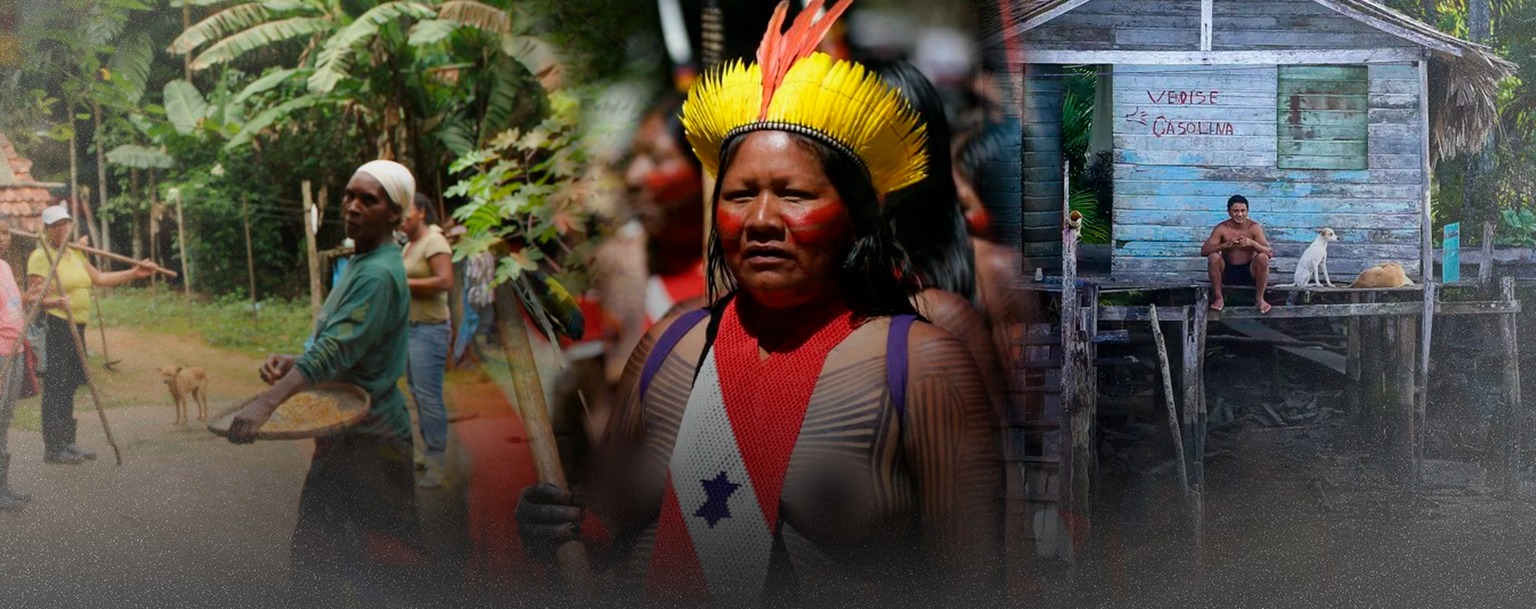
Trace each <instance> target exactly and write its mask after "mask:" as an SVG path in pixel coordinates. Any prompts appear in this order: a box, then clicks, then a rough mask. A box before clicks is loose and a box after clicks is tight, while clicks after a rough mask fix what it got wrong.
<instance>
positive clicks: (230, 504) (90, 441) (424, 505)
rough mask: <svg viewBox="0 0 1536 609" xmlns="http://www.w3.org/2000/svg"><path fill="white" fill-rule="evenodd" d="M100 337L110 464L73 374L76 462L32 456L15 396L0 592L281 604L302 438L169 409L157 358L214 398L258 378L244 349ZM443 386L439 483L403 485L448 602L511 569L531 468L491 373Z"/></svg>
mask: <svg viewBox="0 0 1536 609" xmlns="http://www.w3.org/2000/svg"><path fill="white" fill-rule="evenodd" d="M94 336H96V335H95V334H92V337H94ZM108 340H109V341H110V342H109V347H110V351H111V353H112V355H113V356H114V359H117V358H120V359H121V360H122V361H121V362H120V363H118V364H117V365H116V366H115V369H116V371H115V372H107V371H104V370H102V368H101V366H100V363H99V361H98V362H93V365H92V367H91V374H92V375H93V378H94V379H96V380H97V382H98V383H99V386H100V388H101V391H102V394H103V395H104V396H105V398H104V401H105V402H106V403H107V404H108V406H109V409H108V410H107V415H108V419H109V421H110V423H111V426H112V432H113V434H114V436H115V438H116V440H117V444H118V445H119V446H120V447H121V448H122V452H123V461H124V462H123V465H122V466H121V467H118V466H116V465H114V464H113V462H112V452H111V450H110V449H109V448H108V445H107V442H106V440H105V437H104V436H103V432H102V429H101V425H100V423H99V422H98V421H97V418H96V415H95V413H94V411H93V410H92V407H91V403H92V402H91V399H90V397H89V394H88V393H87V391H86V390H85V389H84V388H82V389H81V392H80V394H79V396H78V398H77V416H78V418H79V420H80V434H79V435H80V443H81V444H82V445H84V446H87V447H89V448H93V449H95V450H96V451H98V452H99V453H100V454H101V458H100V460H98V461H95V462H92V463H87V464H84V465H79V466H67V465H51V464H45V463H43V461H42V439H41V435H40V434H39V433H38V431H37V429H38V425H37V414H36V411H37V407H38V398H36V397H34V398H30V399H28V400H24V401H23V402H22V403H21V404H20V405H19V409H18V425H17V426H16V427H17V428H16V429H13V430H12V431H11V451H12V454H13V455H14V456H15V457H14V465H13V466H12V469H13V473H12V477H13V481H14V486H15V487H17V488H20V489H22V490H25V491H29V492H31V493H33V494H34V495H35V496H36V499H34V500H33V501H32V502H31V504H29V505H28V506H27V507H26V509H25V510H23V511H22V512H20V513H15V514H0V607H81V608H84V607H102V608H114V609H117V608H127V607H146V608H148V607H156V608H159V607H279V606H282V605H283V595H284V593H285V590H286V582H287V577H288V545H289V535H290V534H291V533H292V531H293V526H294V522H295V520H296V518H297V513H296V507H297V504H298V496H299V490H300V487H301V486H302V484H303V479H304V475H305V472H306V471H307V469H308V465H309V455H310V452H311V451H312V450H313V446H314V443H313V442H312V441H308V440H305V441H288V442H257V443H255V444H252V445H248V446H235V445H232V444H229V443H228V442H226V441H225V440H224V439H223V438H219V437H217V436H214V435H213V434H211V433H209V432H207V431H206V430H205V429H204V428H203V426H202V424H201V423H193V424H192V425H190V426H187V427H176V426H173V425H172V424H171V422H172V416H173V411H172V408H171V406H170V401H169V397H168V394H167V393H166V389H165V386H164V385H163V384H161V382H160V377H159V375H158V373H157V372H156V369H157V368H158V367H159V366H162V365H167V364H180V365H199V366H203V367H204V368H206V369H207V370H208V373H209V378H210V390H211V398H210V400H209V401H210V410H211V411H212V412H213V413H215V414H216V413H218V412H219V411H221V410H223V409H224V408H227V407H229V406H230V405H233V404H235V403H237V402H238V401H239V400H241V399H243V398H246V397H249V396H250V395H252V394H254V393H255V392H257V391H259V390H260V389H261V388H262V387H263V385H262V384H261V382H260V381H259V380H258V379H257V378H256V375H255V373H254V371H255V370H256V368H257V366H258V363H259V362H258V360H257V359H256V358H253V357H249V356H245V355H241V354H238V353H231V352H226V351H221V350H217V349H212V348H210V347H207V346H205V345H203V344H202V343H200V342H198V341H196V340H194V339H183V338H176V337H167V336H164V335H158V334H146V333H140V332H135V331H130V330H120V329H118V330H110V331H109V335H108ZM89 342H90V343H91V345H92V348H95V344H96V343H95V341H89ZM447 390H448V397H449V400H450V404H452V406H450V410H451V414H452V415H453V416H454V418H456V419H458V420H457V422H455V423H454V424H453V425H452V433H453V436H452V439H451V445H452V446H453V450H452V451H451V454H450V459H451V462H452V464H453V472H452V474H450V478H449V481H448V484H447V485H446V486H445V487H444V488H443V489H440V490H432V491H419V492H418V494H417V498H418V505H419V508H420V511H421V516H422V521H423V527H424V531H425V532H426V534H427V540H428V543H429V545H430V546H431V548H429V549H430V550H431V551H432V552H433V554H434V556H435V557H436V558H437V560H438V562H439V564H442V565H443V575H442V578H443V579H444V580H446V581H448V582H450V583H451V584H452V585H453V586H457V585H459V584H460V583H461V582H463V583H464V585H465V588H464V592H463V594H464V596H460V595H455V596H458V598H444V599H443V600H444V602H445V604H449V603H451V604H454V605H459V604H460V603H461V602H463V601H464V600H465V599H466V598H468V596H467V595H471V594H478V595H479V596H480V597H486V596H489V595H491V594H507V593H509V592H510V591H511V590H513V589H515V588H516V587H517V584H518V581H519V580H517V577H518V576H519V575H520V573H521V571H523V570H521V569H519V568H518V567H517V561H518V560H520V556H521V551H520V550H519V548H518V546H517V545H516V539H515V534H514V532H515V528H514V527H512V526H511V520H510V517H511V507H512V506H513V505H514V503H512V502H513V501H515V499H514V498H515V495H516V492H517V489H519V488H521V487H522V486H524V485H526V484H529V483H531V482H532V474H531V471H529V470H528V468H527V467H526V464H527V462H528V459H527V452H526V443H524V442H523V441H522V436H521V434H522V430H521V426H520V425H519V424H518V423H517V421H516V419H515V418H513V417H512V416H511V410H510V408H509V406H508V405H507V404H506V402H505V401H504V400H502V399H501V397H500V393H499V391H497V389H496V387H495V386H494V384H489V383H488V381H484V380H483V379H482V378H480V377H477V376H474V375H458V374H455V375H454V377H453V381H452V382H450V384H449V386H448V389H447ZM472 463H484V464H486V466H484V467H480V468H474V467H471V464H472ZM472 480H473V482H474V484H473V485H472V484H471V481H472ZM453 586H450V588H452V587H453Z"/></svg>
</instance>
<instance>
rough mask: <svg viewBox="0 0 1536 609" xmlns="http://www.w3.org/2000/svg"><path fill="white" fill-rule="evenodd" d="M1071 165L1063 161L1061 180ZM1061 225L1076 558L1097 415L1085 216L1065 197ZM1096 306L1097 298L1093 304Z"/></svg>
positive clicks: (1064, 397) (1065, 410)
mask: <svg viewBox="0 0 1536 609" xmlns="http://www.w3.org/2000/svg"><path fill="white" fill-rule="evenodd" d="M1068 169H1069V167H1068V166H1066V165H1063V166H1062V175H1063V180H1064V181H1065V179H1066V178H1065V176H1066V175H1067V172H1068ZM1061 206H1062V218H1063V220H1064V222H1063V223H1062V229H1061V328H1060V330H1061V354H1062V367H1061V405H1062V419H1063V421H1062V424H1063V425H1064V426H1065V427H1066V429H1067V430H1068V433H1069V434H1070V435H1069V437H1070V438H1071V441H1070V443H1068V444H1067V445H1066V446H1065V447H1063V448H1062V453H1063V454H1062V465H1061V470H1062V471H1061V474H1062V478H1063V487H1064V489H1065V490H1066V493H1067V500H1066V501H1065V502H1064V503H1065V504H1066V505H1067V506H1068V507H1067V509H1068V512H1069V513H1070V514H1072V516H1073V517H1072V519H1071V520H1070V521H1069V523H1070V530H1071V535H1070V537H1071V539H1072V541H1073V544H1072V545H1073V548H1072V551H1073V557H1074V560H1075V559H1076V558H1077V557H1079V556H1081V555H1082V554H1083V551H1084V550H1085V549H1086V547H1087V543H1088V540H1089V535H1090V533H1091V531H1092V525H1091V518H1090V515H1091V513H1092V509H1091V508H1092V505H1091V503H1092V498H1093V460H1094V456H1095V454H1094V453H1095V446H1094V442H1093V435H1094V433H1093V428H1094V418H1095V417H1096V412H1095V407H1096V402H1095V397H1096V396H1095V391H1096V390H1097V387H1095V383H1094V379H1093V377H1092V368H1091V367H1092V365H1093V363H1092V361H1091V360H1090V359H1089V358H1090V354H1089V345H1090V339H1091V337H1090V336H1086V335H1085V334H1086V332H1085V331H1084V323H1083V322H1084V317H1083V303H1082V298H1081V296H1080V295H1079V292H1078V286H1077V245H1078V241H1079V239H1080V238H1081V236H1082V216H1081V215H1078V214H1077V213H1075V212H1069V210H1068V207H1067V201H1066V200H1063V201H1062V204H1061ZM1090 306H1094V307H1097V306H1098V303H1097V302H1093V303H1090Z"/></svg>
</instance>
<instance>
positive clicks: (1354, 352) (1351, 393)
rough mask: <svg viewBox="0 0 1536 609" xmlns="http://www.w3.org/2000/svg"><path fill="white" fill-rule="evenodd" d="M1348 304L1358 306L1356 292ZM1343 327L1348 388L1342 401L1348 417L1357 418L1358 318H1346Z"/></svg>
mask: <svg viewBox="0 0 1536 609" xmlns="http://www.w3.org/2000/svg"><path fill="white" fill-rule="evenodd" d="M1349 302H1350V303H1351V304H1359V303H1360V294H1359V293H1358V292H1357V293H1354V294H1350V295H1349ZM1344 327H1345V332H1347V333H1348V336H1346V337H1345V340H1346V341H1348V343H1347V344H1348V346H1347V347H1346V349H1345V356H1344V357H1345V359H1344V378H1345V379H1347V380H1348V382H1349V384H1348V386H1347V387H1346V388H1345V398H1344V401H1345V407H1346V408H1347V409H1348V410H1349V416H1351V417H1359V416H1360V345H1361V342H1360V330H1361V327H1360V318H1359V317H1358V316H1351V317H1348V318H1346V319H1345V321H1344Z"/></svg>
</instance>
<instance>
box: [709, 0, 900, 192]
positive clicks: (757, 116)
mask: <svg viewBox="0 0 1536 609" xmlns="http://www.w3.org/2000/svg"><path fill="white" fill-rule="evenodd" d="M851 3H852V0H842V1H841V2H838V3H837V4H836V5H834V6H833V7H832V8H830V9H829V10H827V12H826V14H825V15H824V16H822V18H821V19H819V20H818V19H816V13H817V12H818V11H819V9H820V8H821V5H822V0H816V1H815V2H812V3H811V4H810V5H809V6H807V7H806V8H805V10H803V11H801V13H800V15H799V16H798V17H796V18H795V22H794V24H793V25H791V26H790V28H789V30H787V31H785V32H783V33H780V31H779V28H780V27H781V26H782V24H783V22H784V15H785V11H786V10H787V8H788V6H789V3H788V2H787V1H784V2H780V3H779V6H778V8H777V9H776V10H775V11H774V15H773V20H772V21H770V22H769V24H768V32H767V33H766V34H764V36H763V42H762V44H761V45H760V46H759V47H758V49H757V63H751V64H748V63H743V62H740V61H737V62H733V63H728V64H725V65H723V66H722V67H720V68H719V69H716V70H713V71H711V72H709V73H708V74H706V75H705V76H704V77H703V78H702V79H700V80H699V81H697V82H696V83H694V85H693V88H692V89H691V90H690V91H689V92H688V99H687V101H685V102H684V103H683V116H682V121H683V128H684V130H685V131H686V133H687V136H688V143H689V144H690V145H692V146H693V153H694V155H696V156H698V157H699V161H700V162H701V163H703V165H704V169H705V170H707V171H709V173H710V175H718V173H719V169H720V152H721V150H722V149H723V148H724V146H725V143H726V142H728V141H730V140H731V139H732V138H734V137H737V136H739V135H743V134H746V133H750V132H752V131H761V130H780V131H790V132H793V133H799V134H801V135H806V136H809V137H812V138H814V139H816V140H818V141H820V142H823V143H825V144H828V145H830V146H832V147H833V148H835V149H837V150H838V151H839V152H841V153H843V154H846V155H848V156H850V157H852V158H853V159H854V160H855V161H857V162H858V164H859V165H860V166H861V167H862V168H863V169H864V171H865V173H866V174H867V175H868V177H869V181H870V184H872V185H873V186H874V190H875V194H876V195H877V196H879V197H880V198H881V200H884V198H885V195H886V194H888V193H890V192H891V191H894V190H898V189H900V188H903V187H906V186H910V185H912V184H914V183H916V182H917V181H918V180H921V179H923V178H924V177H925V176H927V174H928V152H927V148H926V145H927V139H928V135H927V128H926V127H925V126H924V125H923V123H922V121H921V120H920V119H919V118H918V115H917V113H916V112H914V111H913V110H912V108H911V106H910V105H908V104H907V100H906V99H905V98H903V97H902V96H901V93H900V92H898V91H897V90H896V89H895V88H893V87H891V86H889V85H887V84H886V83H885V81H883V80H881V79H880V76H879V75H877V74H875V73H873V72H870V71H869V70H866V69H865V68H864V66H861V65H859V64H857V63H854V62H851V61H840V60H834V59H832V57H830V56H828V55H826V54H825V53H818V52H816V51H815V49H816V45H817V44H819V43H820V42H821V39H822V37H824V36H825V35H826V33H827V30H829V29H830V28H831V26H832V23H834V22H835V21H836V20H837V18H838V16H839V15H841V14H842V13H843V11H844V10H846V9H847V8H848V6H849V5H850V4H851Z"/></svg>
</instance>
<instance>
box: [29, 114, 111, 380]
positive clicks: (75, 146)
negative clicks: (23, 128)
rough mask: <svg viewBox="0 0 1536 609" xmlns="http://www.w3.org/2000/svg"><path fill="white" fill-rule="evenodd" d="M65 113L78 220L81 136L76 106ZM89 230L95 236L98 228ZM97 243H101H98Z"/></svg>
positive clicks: (74, 213) (72, 198)
mask: <svg viewBox="0 0 1536 609" xmlns="http://www.w3.org/2000/svg"><path fill="white" fill-rule="evenodd" d="M64 112H65V114H66V115H67V116H68V117H69V214H70V215H71V216H74V217H77V218H78V217H80V150H79V146H80V134H79V130H78V129H76V121H75V105H74V104H69V105H68V106H66V107H65V108H64ZM76 224H78V222H77V223H76ZM89 228H90V231H91V233H92V235H93V236H94V234H95V232H96V227H94V226H90V227H89ZM96 243H101V242H100V241H96ZM7 378H9V377H7Z"/></svg>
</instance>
